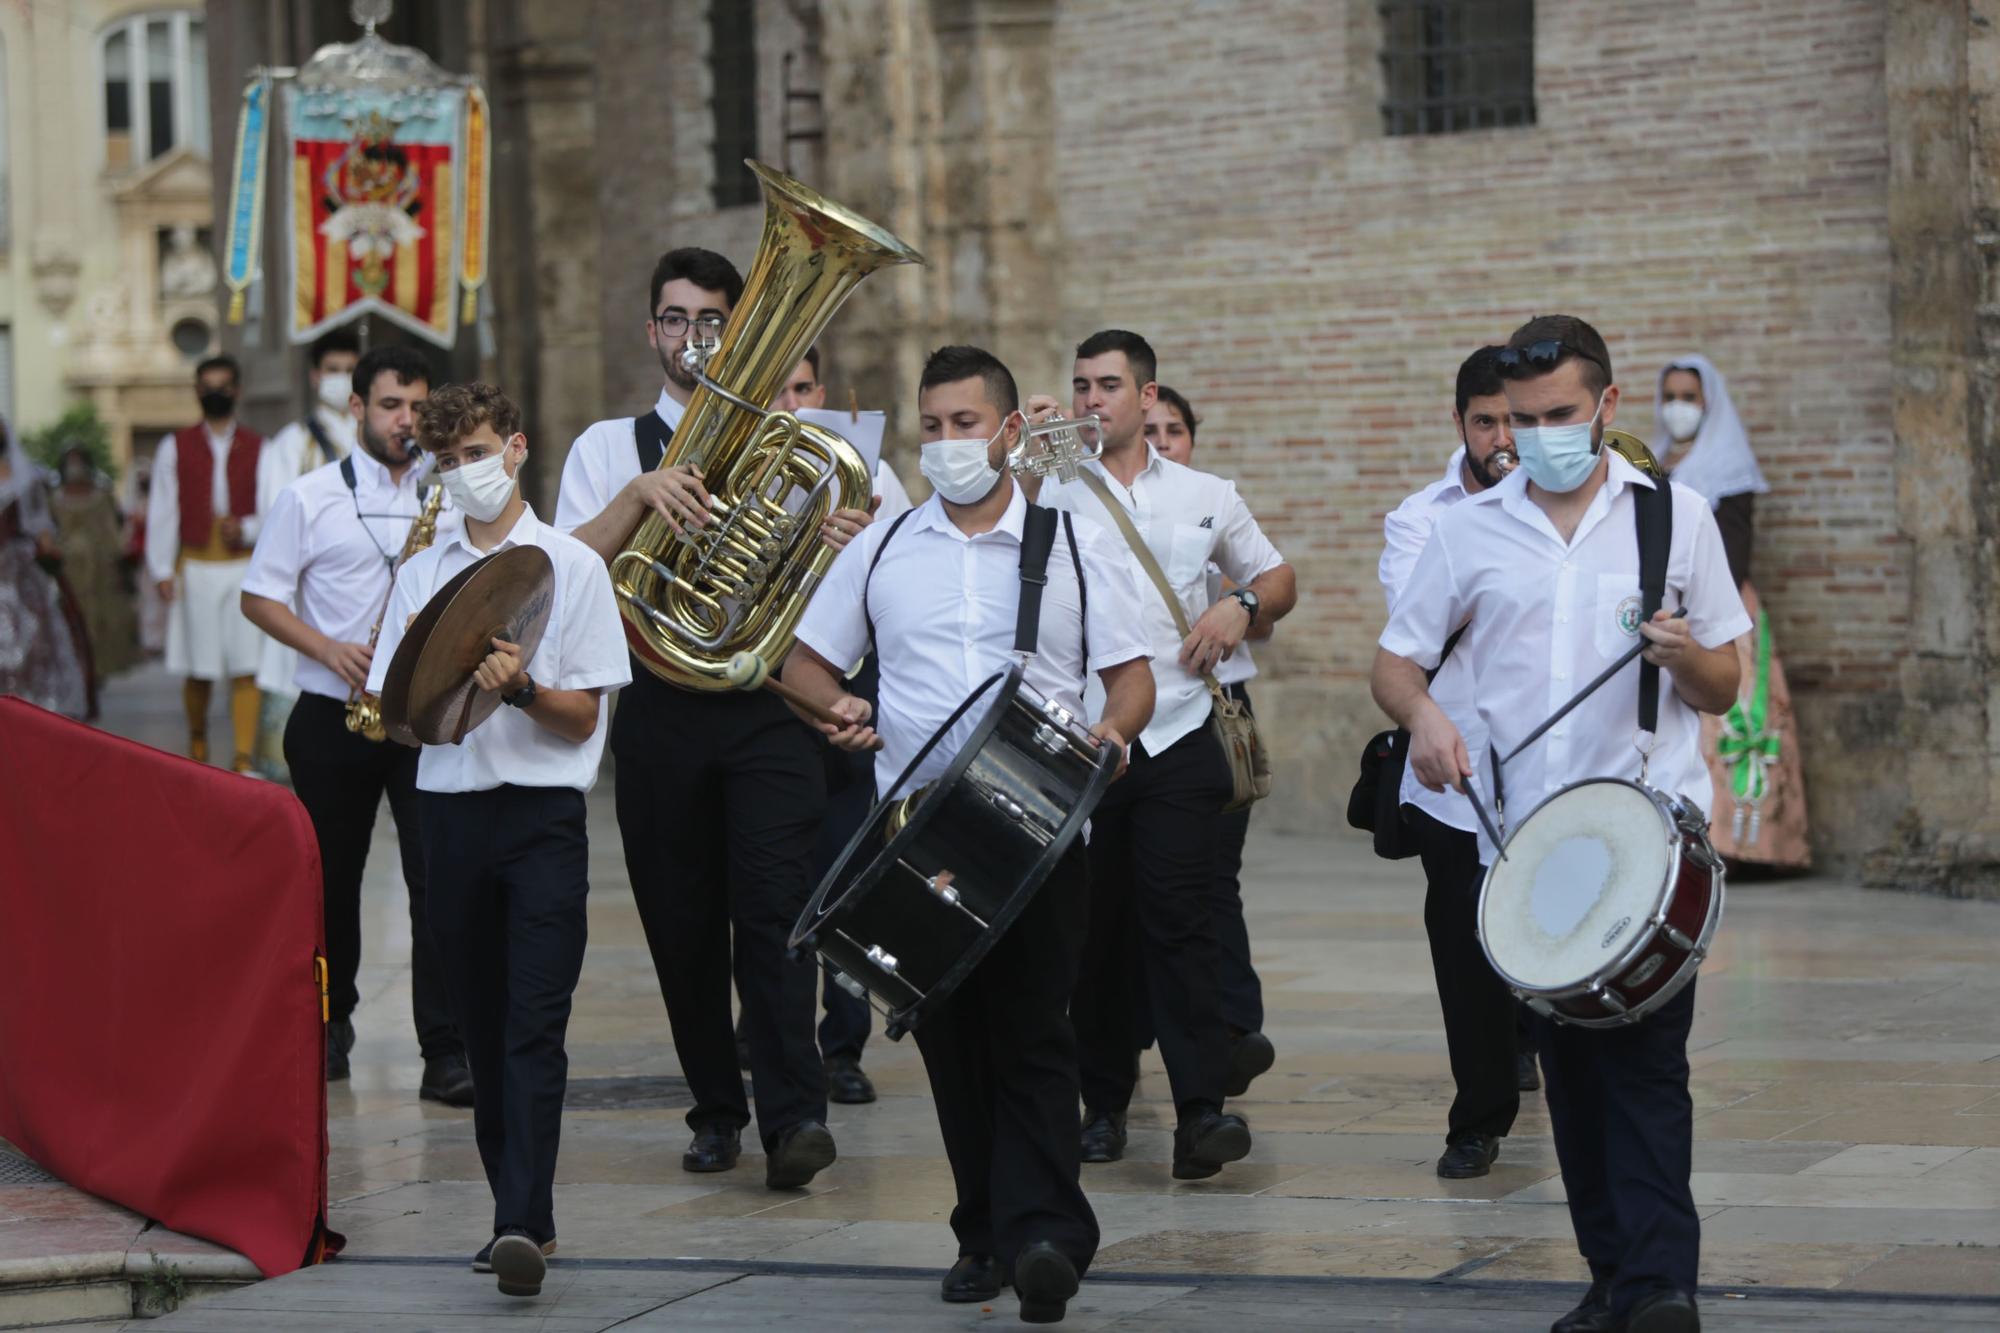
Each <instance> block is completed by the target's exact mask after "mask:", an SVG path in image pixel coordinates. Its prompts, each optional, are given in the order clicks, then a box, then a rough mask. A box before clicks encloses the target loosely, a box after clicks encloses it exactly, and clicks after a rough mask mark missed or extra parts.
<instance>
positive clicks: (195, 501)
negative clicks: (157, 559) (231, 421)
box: [174, 422, 264, 547]
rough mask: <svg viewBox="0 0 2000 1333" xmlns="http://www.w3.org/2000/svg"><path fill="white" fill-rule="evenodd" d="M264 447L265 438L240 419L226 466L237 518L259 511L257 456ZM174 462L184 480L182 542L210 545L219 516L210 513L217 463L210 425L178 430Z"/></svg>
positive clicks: (231, 505) (181, 480)
mask: <svg viewBox="0 0 2000 1333" xmlns="http://www.w3.org/2000/svg"><path fill="white" fill-rule="evenodd" d="M263 448H264V437H263V436H261V435H259V434H258V433H257V432H256V431H253V430H251V429H250V428H249V427H247V426H245V425H243V424H242V423H241V422H238V423H237V426H236V435H235V437H234V438H233V439H231V440H230V442H229V458H228V460H227V461H226V462H225V463H224V465H223V466H224V467H226V468H227V469H228V474H229V513H230V515H231V516H232V517H234V518H248V517H250V515H252V514H254V513H256V512H257V455H258V454H259V453H261V452H263ZM174 461H175V464H176V469H177V471H178V473H179V480H180V502H181V545H182V546H192V547H203V546H206V545H208V543H209V540H210V538H211V536H212V535H213V533H214V528H215V519H216V515H214V514H212V513H210V512H209V511H210V510H211V509H212V508H214V502H213V500H212V499H211V496H212V495H213V493H214V481H213V473H212V471H211V469H212V468H213V467H214V465H215V464H214V451H213V450H212V449H211V448H209V443H208V427H206V426H204V425H202V424H201V423H200V422H196V423H195V424H194V425H192V426H186V427H183V428H182V429H180V430H178V431H175V432H174Z"/></svg>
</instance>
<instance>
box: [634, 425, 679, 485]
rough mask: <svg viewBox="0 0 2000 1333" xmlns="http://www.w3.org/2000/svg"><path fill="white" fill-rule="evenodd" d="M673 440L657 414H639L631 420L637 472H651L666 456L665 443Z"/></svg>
mask: <svg viewBox="0 0 2000 1333" xmlns="http://www.w3.org/2000/svg"><path fill="white" fill-rule="evenodd" d="M673 438H674V433H673V431H672V430H670V429H668V427H667V423H666V422H664V421H662V420H660V414H659V413H658V412H641V413H640V414H639V415H638V416H636V417H633V418H632V441H633V443H634V444H636V445H638V446H639V470H640V471H641V472H651V471H652V470H653V469H654V468H656V467H658V466H659V465H660V460H661V459H662V458H664V457H665V456H666V452H667V441H668V440H671V439H673Z"/></svg>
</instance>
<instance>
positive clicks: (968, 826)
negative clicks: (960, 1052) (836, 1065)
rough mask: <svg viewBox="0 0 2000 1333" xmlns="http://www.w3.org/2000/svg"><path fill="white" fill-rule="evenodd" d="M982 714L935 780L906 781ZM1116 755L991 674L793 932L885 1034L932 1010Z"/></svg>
mask: <svg viewBox="0 0 2000 1333" xmlns="http://www.w3.org/2000/svg"><path fill="white" fill-rule="evenodd" d="M975 708H978V709H981V710H983V711H981V712H980V713H979V714H978V717H979V722H978V724H977V725H976V726H975V727H974V729H973V732H972V735H971V736H970V738H968V739H967V740H966V741H965V743H964V744H963V745H962V746H960V747H959V750H958V752H957V754H956V755H955V756H954V757H953V759H952V762H951V766H950V767H949V768H947V769H946V770H945V772H944V776H942V777H940V778H939V779H938V780H937V781H935V782H933V783H931V784H929V785H928V786H926V787H924V788H923V789H922V790H921V791H919V790H918V789H917V788H916V784H915V782H914V775H915V774H916V772H917V771H918V770H919V769H920V768H921V767H922V766H923V763H924V760H925V759H926V758H927V757H928V756H929V755H930V753H931V752H932V751H933V750H935V749H936V748H937V747H938V746H939V745H940V744H941V743H942V742H943V741H944V739H945V738H946V737H947V736H949V735H951V734H952V732H953V731H954V729H955V728H956V727H957V726H958V723H959V720H960V719H961V718H963V717H965V716H967V715H968V714H970V713H972V711H973V710H974V709H975ZM1117 767H1118V752H1117V750H1116V749H1115V748H1114V747H1112V746H1108V745H1102V744H1100V743H1099V742H1098V741H1097V739H1096V738H1095V737H1093V736H1092V735H1091V734H1090V731H1089V729H1088V728H1086V727H1085V726H1084V725H1083V724H1082V722H1081V721H1080V720H1078V719H1077V718H1075V717H1073V716H1072V715H1071V714H1070V713H1069V711H1068V710H1067V709H1065V708H1063V707H1061V706H1060V705H1058V704H1057V703H1056V702H1055V701H1054V700H1050V699H1044V698H1042V697H1041V696H1040V695H1039V694H1037V693H1036V692H1035V691H1034V690H1033V689H1032V688H1030V687H1029V686H1028V685H1027V684H1025V683H1024V682H1023V681H1022V679H1021V668H1020V667H1019V666H1015V667H1012V668H1010V669H1009V670H1007V671H1005V672H1000V673H997V674H995V675H993V676H990V677H988V678H987V679H986V681H985V682H984V683H982V684H981V685H980V686H979V688H978V689H976V690H974V691H973V692H972V694H971V695H970V696H969V697H968V698H967V699H966V700H965V702H964V703H962V704H960V705H959V706H958V709H957V711H956V712H954V713H953V714H952V715H951V716H950V717H949V718H947V719H946V720H945V723H944V725H943V726H941V727H939V728H938V729H937V731H936V732H935V733H933V734H932V736H931V738H930V740H928V741H927V742H925V743H924V747H923V748H922V749H921V750H919V751H918V752H917V755H916V757H915V758H913V759H912V760H910V762H909V765H908V766H907V767H906V768H904V770H903V772H902V774H901V776H899V777H898V778H897V779H896V783H895V785H894V786H892V787H891V788H890V789H889V793H888V795H887V796H885V797H884V798H883V799H882V800H881V801H880V802H878V803H877V804H876V806H875V809H874V810H873V811H871V812H870V813H869V816H868V820H867V822H866V823H864V824H863V825H862V826H861V829H860V831H859V832H857V833H856V834H855V835H854V838H853V840H852V841H851V842H849V843H848V844H847V850H846V851H844V852H842V853H841V857H840V861H839V862H838V863H837V864H836V865H835V866H834V868H833V869H832V870H831V871H830V872H828V874H827V877H826V878H825V879H824V880H823V881H821V883H820V886H819V889H818V890H817V891H816V892H815V893H814V894H813V898H812V902H811V903H810V904H808V905H807V907H806V910H805V913H804V915H802V916H801V917H800V918H799V920H798V924H797V925H796V926H794V927H793V929H792V939H791V945H792V948H794V949H812V950H815V951H817V952H818V954H819V955H820V957H821V958H822V959H824V960H825V962H826V964H827V965H828V966H829V967H830V968H832V969H834V974H835V975H834V980H835V981H836V982H837V983H839V984H840V985H841V986H842V987H843V988H844V989H846V990H847V991H848V992H849V993H850V994H853V995H855V996H857V997H859V996H863V995H866V996H868V997H870V998H871V999H872V1000H874V1002H875V1003H876V1005H877V1007H879V1008H880V1009H881V1010H882V1011H883V1013H884V1015H885V1016H886V1020H887V1022H886V1026H885V1030H886V1032H887V1033H888V1035H889V1036H890V1037H892V1038H895V1037H900V1036H902V1035H903V1034H904V1033H905V1032H908V1031H910V1030H912V1029H914V1028H915V1027H916V1026H917V1025H918V1024H919V1023H921V1022H922V1021H923V1020H924V1018H925V1017H926V1016H928V1015H929V1014H931V1013H933V1012H935V1011H936V1009H937V1006H938V1005H939V1004H940V1003H942V1002H943V1001H944V998H945V997H946V996H948V995H950V994H951V993H952V991H953V990H954V989H956V988H957V986H958V985H959V983H960V982H962V981H964V980H965V978H966V977H967V976H969V975H970V974H971V972H972V969H973V968H975V967H977V966H978V965H979V962H980V960H981V959H983V958H985V957H986V955H987V953H988V952H989V951H990V950H991V949H992V948H993V946H994V944H995V943H996V942H998V940H999V939H1000V936H1001V935H1002V934H1004V933H1005V932H1006V930H1007V928H1008V927H1009V926H1011V925H1013V924H1014V919H1015V918H1016V917H1018V916H1019V915H1020V914H1021V911H1022V909H1023V908H1025V907H1026V906H1027V905H1028V902H1029V900H1030V899H1031V898H1032V897H1033V896H1034V894H1035V891H1036V890H1037V889H1039V888H1040V887H1041V886H1042V881H1043V880H1045V879H1047V878H1048V877H1049V874H1050V872H1051V871H1053V870H1054V869H1055V868H1056V863H1057V862H1058V861H1060V860H1061V859H1062V857H1063V854H1064V853H1065V852H1066V851H1068V850H1069V847H1070V845H1071V844H1072V843H1073V842H1075V841H1076V839H1077V837H1078V835H1079V834H1081V833H1082V831H1083V825H1084V821H1085V820H1087V819H1088V818H1089V817H1090V812H1091V810H1092V809H1094V808H1095V807H1096V805H1097V802H1098V800H1099V798H1101V797H1102V796H1103V795H1104V788H1105V787H1106V786H1107V785H1109V783H1110V781H1111V778H1112V775H1113V774H1114V773H1115V772H1116V771H1117Z"/></svg>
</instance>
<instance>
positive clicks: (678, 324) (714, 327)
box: [653, 311, 722, 338]
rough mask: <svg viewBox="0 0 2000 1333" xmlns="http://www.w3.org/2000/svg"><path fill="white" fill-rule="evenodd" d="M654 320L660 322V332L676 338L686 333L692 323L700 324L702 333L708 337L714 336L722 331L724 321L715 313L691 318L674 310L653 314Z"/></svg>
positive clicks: (656, 322)
mask: <svg viewBox="0 0 2000 1333" xmlns="http://www.w3.org/2000/svg"><path fill="white" fill-rule="evenodd" d="M653 322H654V323H655V324H658V325H659V326H660V332H662V333H664V334H666V335H667V336H668V337H669V338H676V337H679V336H680V335H681V334H683V333H686V332H687V331H688V325H690V324H694V325H697V326H699V327H700V329H701V331H702V334H703V335H704V336H707V337H713V336H714V335H716V334H718V333H720V332H722V321H721V320H720V319H717V318H716V317H715V316H713V315H708V316H704V317H703V318H701V319H689V318H688V317H687V316H686V315H683V314H680V313H679V312H678V311H674V312H669V313H668V314H664V315H655V316H653Z"/></svg>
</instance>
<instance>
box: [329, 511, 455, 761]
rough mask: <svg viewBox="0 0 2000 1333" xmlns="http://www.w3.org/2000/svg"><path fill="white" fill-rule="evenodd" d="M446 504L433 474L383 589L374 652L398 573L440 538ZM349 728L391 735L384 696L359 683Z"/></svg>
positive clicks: (372, 736) (380, 737)
mask: <svg viewBox="0 0 2000 1333" xmlns="http://www.w3.org/2000/svg"><path fill="white" fill-rule="evenodd" d="M443 507H444V485H443V483H441V482H439V481H438V480H436V479H435V478H433V479H432V481H431V486H430V494H429V495H427V496H425V497H424V507H423V508H422V509H420V510H419V511H417V516H416V517H415V518H414V519H412V520H411V521H410V531H409V535H408V536H406V537H404V538H403V553H402V554H401V555H399V556H397V557H396V563H395V565H394V566H393V567H392V568H391V569H390V571H389V586H388V587H387V588H385V589H384V590H383V592H382V606H381V609H379V610H378V611H376V613H375V627H374V628H373V629H371V630H369V631H368V651H369V652H370V653H373V652H374V651H375V644H376V641H377V640H379V639H380V638H381V637H382V621H383V618H384V617H386V616H387V615H388V614H389V599H390V598H391V597H393V596H394V595H395V592H396V575H397V574H399V573H401V572H402V569H403V566H404V565H406V564H408V563H409V562H410V557H411V556H413V555H415V554H416V553H417V552H419V551H421V550H423V549H424V548H425V547H426V546H429V545H430V544H431V543H432V542H433V541H436V540H437V526H438V510H440V509H442V508H443ZM347 729H348V730H349V731H351V732H353V733H354V734H355V735H357V736H361V737H363V738H365V739H367V740H371V741H378V742H379V741H385V740H387V739H389V733H388V730H387V728H385V727H384V726H383V725H382V696H380V695H379V694H371V693H369V692H368V691H366V690H364V689H362V688H360V687H359V686H357V687H355V688H354V689H353V690H351V691H349V693H348V696H347Z"/></svg>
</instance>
